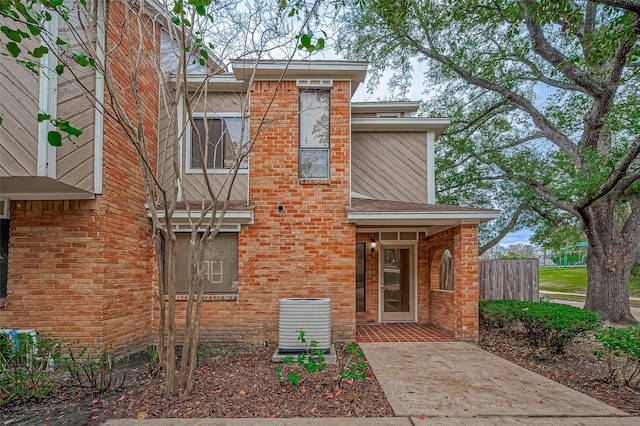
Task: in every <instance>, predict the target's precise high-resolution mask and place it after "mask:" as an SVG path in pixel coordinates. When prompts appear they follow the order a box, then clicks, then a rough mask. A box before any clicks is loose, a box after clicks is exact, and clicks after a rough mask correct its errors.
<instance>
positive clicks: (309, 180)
mask: <svg viewBox="0 0 640 426" xmlns="http://www.w3.org/2000/svg"><path fill="white" fill-rule="evenodd" d="M331 84H332V86H333V81H332V80H331ZM298 87H301V86H300V85H299V84H298ZM327 89H328V88H324V87H323V88H322V90H314V89H311V90H306V89H303V90H300V91H299V92H298V179H300V180H301V181H303V182H301V183H303V184H304V183H313V181H318V182H319V183H328V182H327V181H329V180H330V179H331V145H332V144H331V90H327ZM313 92H321V93H327V95H328V96H329V105H328V107H329V111H328V113H329V123H328V126H329V146H327V147H326V148H325V147H322V148H319V147H314V148H303V147H302V144H301V138H302V130H301V112H302V111H300V103H301V101H300V97H301V95H302V93H313ZM303 151H322V152H325V151H326V152H327V157H328V158H327V160H328V161H327V176H326V177H317V176H314V177H302V176H300V158H301V157H302V155H301V154H302V152H303Z"/></svg>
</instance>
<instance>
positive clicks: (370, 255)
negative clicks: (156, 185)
mask: <svg viewBox="0 0 640 426" xmlns="http://www.w3.org/2000/svg"><path fill="white" fill-rule="evenodd" d="M117 4H118V3H116V2H113V3H110V6H109V7H110V8H111V9H110V13H109V19H119V18H118V12H119V9H118V7H117ZM107 28H116V27H115V26H113V27H109V26H107ZM116 39H117V34H115V33H112V32H111V30H109V31H107V32H106V37H105V42H106V46H107V49H108V47H109V46H110V43H114V44H115V43H116ZM150 48H151V47H150ZM117 52H122V50H117V49H116V54H117ZM119 63H120V64H123V63H125V61H123V60H122V61H117V60H114V61H112V64H114V65H113V66H114V67H115V68H116V69H117V67H118V65H117V64H119ZM13 66H14V65H12V64H7V63H5V61H4V59H3V62H2V67H4V69H3V70H4V71H5V72H14V73H15V72H18V71H17V70H16V69H14V68H12V67H13ZM148 66H149V67H151V64H148ZM231 68H232V72H230V73H224V74H220V75H217V76H214V77H213V78H210V77H209V78H206V79H205V77H204V76H199V75H198V74H197V73H193V75H192V76H190V82H193V83H194V84H195V85H198V84H206V86H207V99H205V100H204V101H202V102H196V103H195V104H194V106H193V108H194V109H193V113H194V114H193V116H194V125H195V126H201V127H200V128H204V127H205V126H208V132H207V134H208V140H207V141H202V140H199V142H201V143H212V144H214V141H215V146H216V148H214V149H212V150H211V151H210V154H211V155H210V156H209V155H208V156H207V157H206V160H205V161H206V164H202V161H201V159H199V158H198V156H196V155H194V152H196V148H197V145H196V144H197V141H196V139H197V138H196V137H195V136H194V134H193V132H186V134H185V135H183V136H181V137H180V140H179V146H180V149H179V150H178V152H174V150H173V149H172V146H173V145H172V144H169V143H165V142H163V141H162V139H161V138H159V137H158V134H159V133H162V132H163V131H165V130H166V128H167V127H168V119H167V117H166V116H164V115H163V114H162V113H157V114H148V120H147V121H145V126H146V127H145V132H146V133H147V136H148V139H149V140H150V141H156V143H155V145H153V146H152V147H151V148H150V152H151V155H152V156H153V157H154V159H157V175H158V178H159V180H160V181H161V182H168V181H171V179H172V176H173V173H175V172H174V169H173V168H171V167H169V166H168V163H169V160H168V159H170V158H175V156H178V160H179V165H180V167H179V170H178V173H181V174H183V178H184V180H183V184H182V186H181V188H180V192H179V193H178V200H177V202H178V209H177V210H176V211H175V212H174V215H173V221H174V224H175V229H176V232H177V233H178V234H177V235H178V247H179V248H180V247H186V245H187V244H188V241H189V234H188V233H187V232H186V231H187V230H189V229H190V228H188V226H187V223H188V221H189V215H198V214H199V211H198V209H197V207H195V204H193V205H191V204H189V203H191V202H193V201H199V200H202V197H203V190H202V187H201V183H200V182H201V178H202V174H203V173H207V174H210V175H211V176H213V181H214V182H218V180H217V177H218V176H220V177H224V176H225V175H226V174H227V173H228V166H227V164H226V162H225V159H226V155H227V154H226V150H228V149H230V148H229V147H230V146H232V145H233V144H234V143H236V144H238V143H239V144H242V143H243V142H242V141H241V140H237V139H238V137H239V136H238V135H239V134H240V133H239V132H238V128H239V126H240V127H243V128H244V127H245V126H248V129H250V132H249V133H251V131H253V132H254V133H255V132H256V131H257V129H260V131H259V133H258V134H257V136H256V137H257V139H256V144H255V147H254V149H253V150H252V151H251V153H250V156H249V159H248V161H247V162H246V164H243V168H242V169H241V170H240V172H239V173H238V175H237V178H236V179H235V181H234V183H233V187H232V188H231V192H230V193H231V198H232V200H231V203H230V205H231V207H230V209H229V210H228V212H227V214H226V216H225V218H224V225H223V228H222V232H221V233H220V234H219V235H218V236H217V237H216V239H215V240H214V242H213V243H212V244H211V247H209V248H208V249H207V251H206V253H205V265H206V270H205V282H206V284H205V292H206V295H205V302H204V307H203V315H202V320H201V328H200V334H201V337H202V339H204V340H216V341H244V342H254V343H257V342H262V341H263V340H265V339H267V340H269V341H275V340H277V332H278V301H279V299H281V298H329V299H331V314H332V339H333V340H334V341H350V340H354V339H355V329H356V323H365V322H366V323H378V322H417V323H426V324H431V325H433V326H435V327H438V328H441V329H443V330H445V331H448V332H450V333H452V334H454V335H456V336H459V337H460V338H463V339H467V340H474V339H476V338H477V333H478V315H477V302H478V282H477V281H478V279H477V262H478V255H477V251H478V247H477V244H478V242H477V225H478V224H479V223H481V222H484V221H487V220H490V219H492V218H495V217H496V216H497V213H498V212H497V211H495V210H485V209H473V208H464V207H457V206H444V205H438V204H436V203H435V183H434V176H435V174H434V150H435V142H436V140H437V138H438V137H439V135H440V134H441V132H442V131H443V130H444V129H445V128H446V126H447V125H448V120H447V119H434V118H423V117H415V116H414V115H415V113H416V112H417V109H418V103H415V102H372V103H358V102H352V101H351V98H352V96H353V94H354V92H355V90H356V89H357V87H358V85H360V84H361V83H362V82H363V81H364V77H365V73H366V69H367V64H366V63H361V62H343V61H293V62H291V63H287V62H285V61H277V60H272V61H260V62H257V63H256V62H253V61H236V62H234V63H233V64H232V67H231ZM122 75H126V72H124V70H123V72H122ZM149 75H155V73H154V72H152V71H150V73H149ZM249 75H252V76H253V77H252V79H249V78H248V76H249ZM32 78H33V79H34V81H33V82H32V83H33V84H32V85H31V86H33V87H35V88H36V89H35V90H32V92H28V91H27V95H30V96H31V97H32V98H33V99H37V98H38V96H40V97H41V96H49V99H48V100H49V102H50V103H51V102H52V101H53V103H57V105H58V116H62V114H64V113H65V112H64V111H65V110H64V108H65V107H68V108H71V110H69V114H71V113H74V114H80V115H81V117H80V119H85V120H87V121H86V122H87V123H88V124H87V127H85V128H87V129H89V131H87V132H86V133H85V135H83V138H84V139H81V140H79V141H78V143H77V144H76V145H74V146H69V145H66V146H63V147H62V148H58V149H57V150H52V149H51V148H49V147H48V146H47V145H46V139H43V138H44V136H43V132H45V131H46V128H42V126H40V127H39V125H38V123H36V122H35V117H34V118H33V120H31V122H30V121H29V120H27V119H25V120H22V121H19V120H15V121H12V120H7V119H5V122H6V123H5V126H3V127H2V128H0V132H1V133H0V136H1V138H2V151H0V159H1V163H2V164H1V165H0V198H1V199H2V202H3V203H4V204H3V205H4V210H3V211H2V214H3V216H2V222H1V224H2V226H3V228H2V229H3V231H2V233H1V235H2V244H3V246H4V248H5V250H6V249H7V247H8V251H7V254H6V255H5V258H6V259H7V265H8V266H7V268H6V269H7V271H8V272H6V275H4V276H3V277H1V276H0V278H1V279H2V283H3V287H2V292H0V298H1V300H2V302H0V326H5V327H10V328H15V329H20V328H34V329H37V330H38V331H40V332H45V333H50V334H54V335H56V336H58V337H60V338H62V339H65V340H75V339H78V340H80V341H82V342H84V343H86V344H90V345H113V346H116V347H127V348H129V349H132V350H136V349H140V348H142V347H144V346H145V345H148V344H150V343H151V342H152V341H153V336H154V333H155V330H156V323H157V300H156V293H155V290H154V289H155V282H156V280H157V279H158V274H157V271H156V267H155V265H156V261H155V257H154V256H155V254H154V249H153V245H152V241H151V225H150V221H149V219H148V212H147V210H146V208H145V191H144V187H143V185H142V183H141V182H142V181H141V179H140V175H139V167H138V165H137V157H136V154H135V152H134V150H133V148H132V147H131V146H130V144H129V143H128V142H127V140H126V138H124V137H123V136H122V130H121V129H120V128H119V127H118V126H117V125H116V124H115V123H114V122H113V121H112V120H111V119H110V118H108V116H103V115H101V114H99V113H96V111H95V108H94V107H93V106H92V105H91V104H87V105H82V108H79V107H78V103H77V102H76V103H74V105H73V106H72V107H69V106H68V105H67V103H65V98H64V96H65V95H66V96H73V93H69V94H67V92H66V91H65V90H63V89H62V86H60V90H57V91H49V92H47V91H46V90H44V92H43V90H40V91H38V90H37V88H38V86H39V85H42V84H47V83H44V82H42V81H38V78H37V76H32ZM280 80H281V81H280ZM93 82H94V84H95V91H96V94H97V96H101V97H104V96H105V93H104V88H103V87H102V85H101V84H100V81H99V78H95V79H94V81H93ZM3 84H4V86H3ZM48 84H50V82H49V83H48ZM58 84H59V85H60V84H64V82H58ZM146 84H147V88H146V89H145V91H144V96H145V99H143V102H144V103H145V105H147V106H148V107H147V108H146V109H145V110H146V111H158V104H159V103H161V99H160V98H161V92H160V91H159V90H158V86H159V82H158V80H157V79H156V80H155V81H147V82H146ZM45 89H46V88H45ZM0 90H2V91H3V92H2V96H3V99H5V96H4V94H5V93H6V92H5V91H9V89H8V88H7V81H6V80H0ZM247 92H248V93H249V95H250V97H249V99H250V103H249V105H245V104H244V103H243V99H245V95H246V94H247ZM43 93H44V95H43ZM54 93H55V94H54ZM27 95H25V97H28V96H27ZM52 96H53V97H55V98H54V99H51V97H52ZM40 102H42V99H40ZM25 104H26V103H25V102H22V103H21V98H20V97H17V98H16V100H15V105H14V104H12V105H11V106H10V107H8V108H4V107H3V109H2V110H1V111H0V114H2V116H3V117H6V116H7V115H8V114H11V113H12V111H16V112H20V113H21V114H22V115H23V116H29V117H31V116H34V115H33V114H31V112H30V110H29V108H28V105H25ZM20 108H22V109H20ZM29 114H31V115H29ZM82 114H84V115H82ZM12 123H13V124H12ZM11 126H16V127H15V128H12V127H11ZM18 134H21V135H31V136H32V137H30V138H27V139H29V140H28V141H27V142H28V143H26V144H25V142H24V139H21V140H18V139H14V136H15V135H18ZM176 137H177V136H176ZM168 140H169V139H166V140H165V141H168ZM218 141H223V142H222V143H218ZM29 144H30V145H29ZM227 144H229V145H227ZM25 145H26V146H25ZM23 148H24V149H23ZM21 149H22V150H21ZM35 154H37V155H35ZM80 156H84V157H80ZM52 164H55V165H56V166H57V167H52ZM78 165H80V166H78ZM187 204H189V206H190V207H192V208H189V209H188V208H187V207H188V206H187ZM194 207H195V208H194ZM7 231H8V232H7ZM181 231H182V232H181ZM3 253H4V252H3ZM185 253H187V250H178V256H177V270H178V276H179V277H183V276H185V275H186V270H187V268H188V267H189V264H190V263H189V259H188V255H187V254H185ZM447 268H453V280H451V279H448V278H446V277H450V276H451V274H448V273H445V271H444V270H445V269H447ZM0 275H2V274H0ZM178 285H179V286H184V285H186V282H181V280H180V279H179V280H178ZM182 288H184V287H182ZM185 299H186V298H185V296H184V295H181V294H179V295H178V296H177V300H178V303H179V307H178V309H180V308H183V307H184V304H180V303H181V302H182V301H184V300H185ZM178 315H179V314H178ZM178 318H179V316H178Z"/></svg>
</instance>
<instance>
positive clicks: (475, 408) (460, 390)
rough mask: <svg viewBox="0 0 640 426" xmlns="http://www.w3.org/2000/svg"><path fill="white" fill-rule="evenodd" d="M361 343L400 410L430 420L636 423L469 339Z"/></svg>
mask: <svg viewBox="0 0 640 426" xmlns="http://www.w3.org/2000/svg"><path fill="white" fill-rule="evenodd" d="M360 346H361V347H362V349H363V350H364V353H365V356H366V357H367V360H368V361H369V363H370V365H371V369H372V370H373V373H374V374H375V376H376V378H377V379H378V381H379V382H380V385H381V386H382V390H383V391H384V393H385V395H386V396H387V399H388V400H389V403H390V404H391V407H392V408H393V411H394V412H395V414H396V416H399V417H410V418H417V417H418V416H421V417H423V418H427V419H429V424H478V425H482V424H513V423H519V424H638V423H640V422H639V421H638V418H637V417H636V418H630V417H627V416H628V414H626V413H624V412H622V411H620V410H617V409H615V408H612V407H610V406H609V405H607V404H605V403H602V402H600V401H597V400H595V399H593V398H590V397H588V396H586V395H584V394H582V393H580V392H577V391H575V390H572V389H569V388H567V387H565V386H563V385H561V384H559V383H556V382H554V381H553V380H550V379H547V378H545V377H542V376H540V375H538V374H536V373H533V372H531V371H528V370H526V369H524V368H522V367H520V366H518V365H516V364H513V363H511V362H509V361H506V360H504V359H502V358H500V357H498V356H496V355H493V354H490V353H488V352H486V351H483V350H482V349H480V348H478V347H476V346H473V345H470V344H468V343H463V342H450V343H364V344H361V345H360ZM454 419H455V421H454ZM416 424H418V423H416Z"/></svg>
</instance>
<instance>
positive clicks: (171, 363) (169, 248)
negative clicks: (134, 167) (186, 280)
mask: <svg viewBox="0 0 640 426" xmlns="http://www.w3.org/2000/svg"><path fill="white" fill-rule="evenodd" d="M169 236H170V238H167V241H165V252H166V253H167V254H168V256H167V257H168V259H169V262H168V265H167V279H168V280H169V282H171V283H174V284H173V285H169V286H168V296H169V315H168V319H169V324H168V325H169V332H168V334H167V354H166V355H167V362H166V364H167V369H166V370H165V373H166V375H167V377H166V382H167V395H176V394H177V393H178V390H177V387H176V286H175V274H176V253H175V247H176V237H175V235H174V234H173V231H172V230H169ZM163 297H164V295H163Z"/></svg>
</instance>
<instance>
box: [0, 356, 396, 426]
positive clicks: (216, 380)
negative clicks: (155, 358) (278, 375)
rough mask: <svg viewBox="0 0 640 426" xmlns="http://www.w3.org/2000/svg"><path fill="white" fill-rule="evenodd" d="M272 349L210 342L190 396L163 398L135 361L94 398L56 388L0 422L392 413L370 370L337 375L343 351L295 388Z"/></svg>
mask: <svg viewBox="0 0 640 426" xmlns="http://www.w3.org/2000/svg"><path fill="white" fill-rule="evenodd" d="M274 350H275V348H274V347H267V348H264V347H258V346H249V345H242V346H211V347H208V348H207V349H206V350H205V353H206V355H207V358H206V360H204V361H203V362H202V363H201V365H200V367H199V368H198V370H197V373H196V382H195V387H194V390H193V392H192V393H191V394H190V395H189V396H177V397H166V396H165V387H164V383H163V379H162V378H161V377H150V375H149V374H148V373H147V369H146V366H145V365H144V363H140V362H138V363H137V365H125V366H124V367H123V368H124V370H126V372H127V379H126V381H125V383H124V385H123V386H122V387H121V388H120V389H118V390H117V391H112V392H108V393H106V394H100V395H97V394H96V395H94V394H91V393H87V392H86V389H81V388H77V387H73V386H67V387H61V388H59V389H58V390H57V391H56V392H54V393H53V394H52V395H51V396H50V397H49V398H47V399H45V400H42V401H33V402H29V403H25V404H14V405H9V406H8V407H3V408H0V419H3V420H4V421H10V423H9V424H33V425H37V424H47V425H48V426H51V425H94V424H100V423H102V422H104V421H106V420H108V419H112V418H140V419H146V418H148V419H153V418H196V417H235V418H243V417H267V418H268V417H276V418H278V417H388V416H393V411H392V410H391V407H390V406H389V403H388V402H387V400H386V397H385V395H384V393H383V392H382V389H381V388H380V385H379V384H378V382H377V380H376V379H375V377H373V375H371V377H367V378H366V379H364V380H356V381H354V382H352V383H349V382H347V380H344V379H340V378H339V372H340V370H341V364H343V363H344V362H345V359H346V352H345V349H341V350H339V351H338V365H328V366H327V368H326V369H325V370H324V371H322V372H320V373H314V374H313V375H311V376H309V377H308V378H306V380H305V381H304V382H303V383H302V384H300V385H299V386H293V385H291V384H289V383H288V382H286V380H283V381H281V382H279V381H277V380H276V379H275V372H274V367H275V365H276V364H273V363H272V362H271V356H272V355H273V352H274ZM134 364H136V363H134ZM124 370H123V371H124ZM302 376H303V377H304V375H302Z"/></svg>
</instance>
